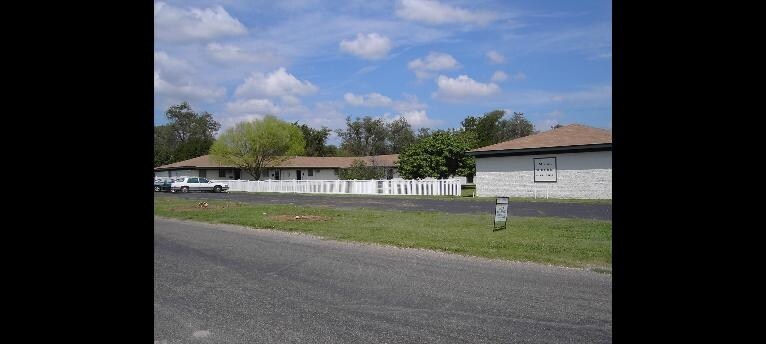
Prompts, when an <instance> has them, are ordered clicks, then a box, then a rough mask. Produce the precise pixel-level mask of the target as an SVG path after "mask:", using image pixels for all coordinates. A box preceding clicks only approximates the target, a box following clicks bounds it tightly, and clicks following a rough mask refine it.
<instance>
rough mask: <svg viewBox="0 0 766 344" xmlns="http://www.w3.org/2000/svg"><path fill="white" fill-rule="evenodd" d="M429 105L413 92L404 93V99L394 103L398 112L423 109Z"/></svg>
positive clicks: (394, 107)
mask: <svg viewBox="0 0 766 344" xmlns="http://www.w3.org/2000/svg"><path fill="white" fill-rule="evenodd" d="M427 107H428V105H426V104H424V103H421V102H420V101H419V100H418V97H417V96H415V95H411V94H404V100H397V101H395V102H394V105H393V109H394V110H396V111H398V112H409V111H414V110H423V109H425V108H427Z"/></svg>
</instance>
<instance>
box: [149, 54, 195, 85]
mask: <svg viewBox="0 0 766 344" xmlns="http://www.w3.org/2000/svg"><path fill="white" fill-rule="evenodd" d="M154 72H155V73H158V74H160V75H161V76H162V79H163V80H166V81H168V82H180V81H182V80H187V79H188V77H189V76H190V75H191V74H192V73H194V68H193V67H192V66H191V65H190V64H189V63H188V62H186V61H184V60H181V59H177V58H174V57H171V56H170V55H168V54H167V53H166V52H164V51H158V52H155V53H154Z"/></svg>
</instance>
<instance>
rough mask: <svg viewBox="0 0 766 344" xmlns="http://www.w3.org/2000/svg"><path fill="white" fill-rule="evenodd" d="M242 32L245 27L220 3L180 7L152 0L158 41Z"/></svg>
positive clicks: (200, 38)
mask: <svg viewBox="0 0 766 344" xmlns="http://www.w3.org/2000/svg"><path fill="white" fill-rule="evenodd" d="M246 33H247V28H245V26H244V25H242V23H240V22H239V20H237V19H235V18H233V17H232V16H231V15H229V13H228V12H226V10H225V9H223V7H221V6H215V7H211V8H202V9H200V8H188V9H183V8H180V7H174V6H171V5H168V4H166V3H164V2H155V3H154V37H155V38H156V39H159V40H162V41H176V42H186V41H205V40H211V39H215V38H218V37H226V36H236V35H243V34H246Z"/></svg>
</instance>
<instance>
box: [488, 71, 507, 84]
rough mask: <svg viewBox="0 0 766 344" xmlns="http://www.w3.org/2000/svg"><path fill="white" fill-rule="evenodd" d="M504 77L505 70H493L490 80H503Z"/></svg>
mask: <svg viewBox="0 0 766 344" xmlns="http://www.w3.org/2000/svg"><path fill="white" fill-rule="evenodd" d="M506 79H508V74H505V72H503V71H501V70H498V71H495V73H494V74H492V79H490V80H492V81H493V82H503V81H505V80H506Z"/></svg>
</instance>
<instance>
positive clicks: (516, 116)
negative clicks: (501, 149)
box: [496, 112, 535, 143]
mask: <svg viewBox="0 0 766 344" xmlns="http://www.w3.org/2000/svg"><path fill="white" fill-rule="evenodd" d="M499 127H500V135H499V137H498V141H497V142H503V141H508V140H513V139H517V138H519V137H524V136H529V135H532V134H534V133H535V125H534V124H532V122H530V121H529V120H528V119H527V118H526V117H524V114H523V113H521V112H514V113H513V117H511V118H509V119H503V120H501V121H500V123H499ZM497 142H496V143H497Z"/></svg>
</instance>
